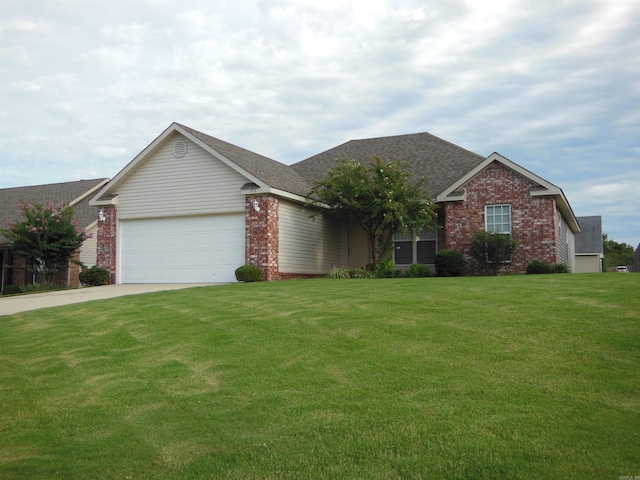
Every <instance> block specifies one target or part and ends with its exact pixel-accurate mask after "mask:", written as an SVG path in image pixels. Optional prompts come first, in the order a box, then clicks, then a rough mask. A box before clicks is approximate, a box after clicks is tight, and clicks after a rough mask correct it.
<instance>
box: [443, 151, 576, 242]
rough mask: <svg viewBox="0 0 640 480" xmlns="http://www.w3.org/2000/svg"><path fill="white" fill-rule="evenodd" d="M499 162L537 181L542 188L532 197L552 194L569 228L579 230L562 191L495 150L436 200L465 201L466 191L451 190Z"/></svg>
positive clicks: (574, 230) (457, 188) (532, 193)
mask: <svg viewBox="0 0 640 480" xmlns="http://www.w3.org/2000/svg"><path fill="white" fill-rule="evenodd" d="M493 162H499V163H501V164H502V165H504V166H505V167H507V168H509V169H511V170H513V171H515V172H516V173H519V174H520V175H522V176H523V177H525V178H528V179H529V180H531V181H532V182H534V183H537V184H538V185H540V186H541V187H543V189H544V190H534V191H532V192H530V195H531V196H532V197H548V196H553V197H555V198H556V203H557V204H558V207H559V209H560V211H561V212H562V214H563V215H564V217H565V218H566V220H567V222H568V224H569V226H570V227H571V230H572V231H573V232H574V233H578V232H580V226H579V225H578V220H577V219H576V216H575V215H574V213H573V210H572V209H571V206H570V205H569V202H568V201H567V198H566V197H565V196H564V193H563V192H562V190H561V189H560V188H558V187H557V186H555V185H554V184H552V183H550V182H548V181H546V180H545V179H544V178H541V177H539V176H538V175H536V174H535V173H533V172H530V171H529V170H527V169H526V168H523V167H521V166H520V165H518V164H517V163H514V162H512V161H511V160H509V159H507V158H505V157H503V156H502V155H500V154H499V153H497V152H494V153H492V154H491V155H489V156H488V157H487V158H485V159H484V160H483V161H482V162H481V163H480V164H478V165H477V166H476V167H475V168H473V169H472V170H471V171H469V172H468V173H467V174H466V175H464V176H463V177H461V178H460V179H459V180H457V181H456V182H454V183H453V184H452V185H451V186H449V187H448V188H447V189H446V190H444V191H443V192H442V193H441V194H440V195H438V196H437V197H436V201H437V202H456V201H465V200H466V192H465V194H463V195H452V193H453V192H455V191H456V190H459V189H460V188H462V187H463V186H464V185H465V184H466V183H467V182H469V181H470V180H471V179H472V178H473V177H475V176H476V175H478V174H479V173H480V172H482V170H484V169H485V168H487V167H488V166H489V165H490V164H491V163H493Z"/></svg>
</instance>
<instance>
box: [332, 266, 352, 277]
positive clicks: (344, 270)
mask: <svg viewBox="0 0 640 480" xmlns="http://www.w3.org/2000/svg"><path fill="white" fill-rule="evenodd" d="M328 276H329V278H351V269H350V268H349V267H341V268H337V267H334V268H333V270H331V271H330V272H329V275H328Z"/></svg>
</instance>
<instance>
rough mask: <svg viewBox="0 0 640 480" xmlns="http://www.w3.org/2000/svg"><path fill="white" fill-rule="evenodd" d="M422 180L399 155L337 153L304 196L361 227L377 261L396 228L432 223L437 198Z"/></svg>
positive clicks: (407, 229) (388, 247) (416, 229)
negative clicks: (363, 158) (367, 157)
mask: <svg viewBox="0 0 640 480" xmlns="http://www.w3.org/2000/svg"><path fill="white" fill-rule="evenodd" d="M424 181H425V179H424V178H422V179H420V180H418V181H417V182H416V181H413V179H412V174H411V173H410V172H409V171H408V170H407V163H406V162H403V161H400V160H396V161H391V162H384V161H383V160H382V159H381V158H380V157H378V156H374V157H373V159H372V162H370V163H364V162H359V161H356V160H351V159H341V160H338V161H337V162H336V165H335V166H334V167H333V168H331V169H330V170H329V172H328V174H327V176H326V177H325V178H324V179H322V180H319V181H316V182H315V184H314V187H313V189H312V191H311V193H310V194H309V196H308V197H309V198H310V199H311V200H312V201H313V202H315V203H316V204H318V205H322V206H324V207H326V209H325V210H324V211H325V212H328V213H329V214H330V215H332V216H333V217H334V218H336V219H338V220H344V221H346V222H349V223H357V224H358V225H360V226H361V227H362V228H363V229H364V231H365V232H366V234H367V237H368V239H369V247H370V255H371V263H372V264H373V265H374V266H375V265H376V264H377V262H378V259H379V258H381V257H383V256H385V255H386V254H387V253H388V252H389V251H390V250H391V248H392V246H393V243H392V238H393V234H394V233H396V232H403V233H404V232H419V231H420V230H421V229H422V228H424V227H427V226H429V225H433V224H434V223H435V219H436V213H435V204H434V202H433V200H432V199H431V198H430V197H429V196H428V194H427V192H426V190H425V189H424V187H423V185H424Z"/></svg>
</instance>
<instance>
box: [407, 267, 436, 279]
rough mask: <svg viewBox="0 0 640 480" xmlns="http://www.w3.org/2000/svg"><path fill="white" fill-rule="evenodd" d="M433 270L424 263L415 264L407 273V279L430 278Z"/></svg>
mask: <svg viewBox="0 0 640 480" xmlns="http://www.w3.org/2000/svg"><path fill="white" fill-rule="evenodd" d="M430 276H431V270H429V267H427V266H426V265H425V264H423V263H413V264H411V266H410V267H409V271H407V277H409V278H422V277H430Z"/></svg>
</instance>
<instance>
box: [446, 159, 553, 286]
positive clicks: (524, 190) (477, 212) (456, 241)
mask: <svg viewBox="0 0 640 480" xmlns="http://www.w3.org/2000/svg"><path fill="white" fill-rule="evenodd" d="M532 186H534V184H533V183H532V182H531V181H530V180H529V179H527V178H525V177H523V176H522V175H520V174H518V173H516V172H514V171H513V170H511V169H509V168H507V167H505V166H503V165H501V164H499V163H496V162H494V163H492V164H491V165H489V166H488V167H487V168H486V169H485V170H484V171H482V172H481V173H480V174H479V175H477V176H476V177H474V178H473V179H472V180H471V181H469V183H468V184H467V185H466V186H465V191H466V201H464V202H455V203H454V202H452V203H447V204H445V226H446V227H445V228H446V247H445V248H448V249H451V250H456V251H458V252H460V253H462V254H464V255H465V257H466V260H467V266H468V268H469V273H472V274H473V273H478V271H479V269H478V265H477V264H476V262H475V261H474V260H473V259H472V258H471V257H470V256H469V255H468V253H467V252H468V250H469V246H470V244H471V234H472V233H473V232H474V231H475V230H478V229H484V228H485V223H484V212H485V209H484V207H485V205H495V204H509V205H511V222H512V226H511V230H512V235H513V238H514V240H516V241H517V242H518V245H519V246H518V249H517V250H516V251H515V253H514V255H513V259H512V261H511V263H509V264H505V266H504V268H503V270H502V271H503V272H522V271H524V270H525V269H526V267H527V265H528V264H529V263H531V262H532V261H533V260H541V261H543V262H546V263H557V261H558V260H557V245H556V238H557V234H556V231H557V224H556V222H557V218H556V202H555V199H554V198H553V197H531V194H530V189H531V187H532Z"/></svg>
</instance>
